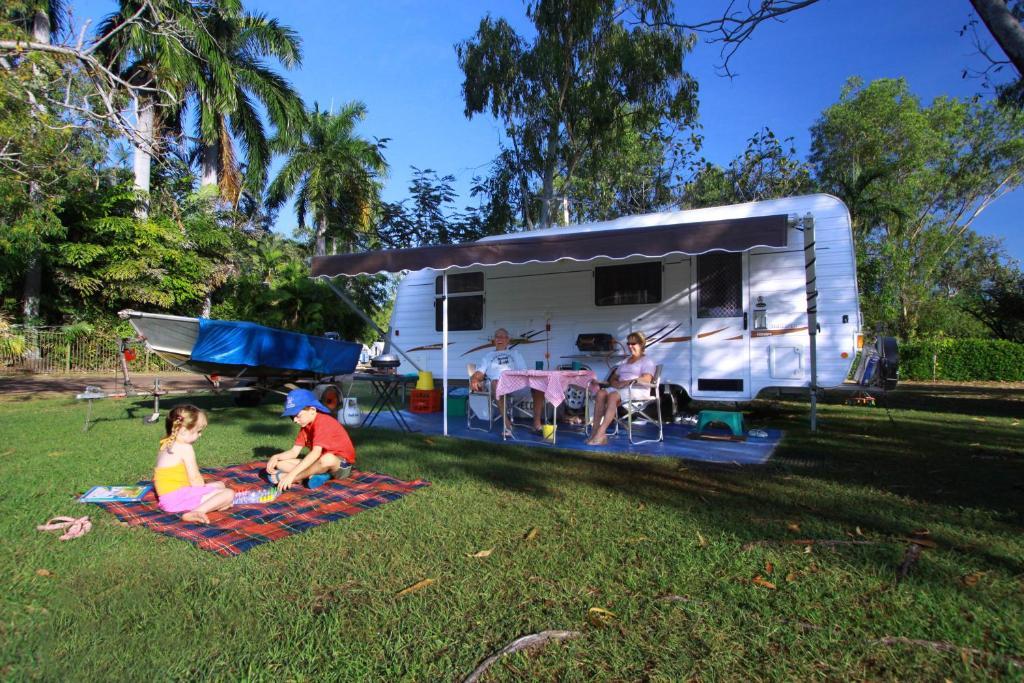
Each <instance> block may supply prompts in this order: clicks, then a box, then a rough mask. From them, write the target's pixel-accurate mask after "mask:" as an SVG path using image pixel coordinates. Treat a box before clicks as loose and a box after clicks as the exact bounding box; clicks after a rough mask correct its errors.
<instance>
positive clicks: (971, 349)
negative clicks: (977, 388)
mask: <svg viewBox="0 0 1024 683" xmlns="http://www.w3.org/2000/svg"><path fill="white" fill-rule="evenodd" d="M900 379H918V380H930V379H948V380H956V381H961V382H965V381H966V382H970V381H976V380H996V381H1003V382H1022V381H1024V344H1018V343H1015V342H1010V341H1004V340H1001V339H936V340H928V341H919V342H905V343H901V344H900Z"/></svg>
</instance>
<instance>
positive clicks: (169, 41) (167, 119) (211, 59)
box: [97, 0, 232, 218]
mask: <svg viewBox="0 0 1024 683" xmlns="http://www.w3.org/2000/svg"><path fill="white" fill-rule="evenodd" d="M119 5H120V7H119V9H118V11H117V12H114V13H113V14H110V15H109V16H107V17H106V18H105V19H104V20H103V22H102V23H101V24H100V26H99V27H98V29H97V31H98V33H99V34H100V35H102V36H104V38H103V42H102V43H100V44H98V46H97V47H98V53H99V54H100V55H101V56H102V58H103V60H104V61H105V63H106V64H107V65H108V67H109V68H110V69H112V70H114V71H116V73H117V74H118V78H119V79H120V80H121V82H123V83H125V84H127V85H128V86H129V87H130V88H131V90H130V94H131V96H132V104H133V107H134V111H135V135H134V136H133V139H132V145H133V147H134V159H133V167H134V174H135V188H136V190H137V191H138V192H139V194H140V199H141V201H140V206H139V209H138V215H139V216H140V217H143V218H144V217H145V216H146V215H148V213H149V208H148V202H149V190H150V176H151V165H152V160H153V155H154V153H156V152H157V150H158V149H159V141H160V137H161V132H162V131H164V130H166V129H168V128H173V127H174V118H175V112H177V111H179V110H180V103H181V102H182V101H183V99H184V97H185V93H186V92H187V91H188V89H189V88H190V87H195V84H197V83H200V82H202V80H203V72H204V69H205V70H206V71H208V72H210V73H213V74H215V75H216V76H217V77H218V78H220V79H221V82H220V88H219V90H220V91H221V92H225V91H228V90H229V89H230V88H231V85H232V84H231V83H230V81H229V80H228V78H229V77H230V72H228V71H227V70H226V69H224V68H223V64H224V60H223V59H222V57H221V51H220V48H219V46H218V45H217V44H216V42H215V41H214V39H213V38H212V37H211V36H210V35H209V34H208V33H207V31H206V28H205V21H204V16H203V13H202V10H203V8H202V7H200V6H197V5H194V4H193V3H192V2H191V1H190V0H120V2H119ZM139 17H141V18H142V19H143V21H137V20H136V19H137V18H139ZM154 26H158V27H165V29H164V30H158V31H154V30H153V27H154Z"/></svg>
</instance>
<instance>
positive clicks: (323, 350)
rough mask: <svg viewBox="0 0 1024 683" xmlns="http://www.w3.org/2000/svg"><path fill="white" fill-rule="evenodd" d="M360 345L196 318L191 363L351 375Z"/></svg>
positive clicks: (269, 328)
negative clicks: (197, 333)
mask: <svg viewBox="0 0 1024 683" xmlns="http://www.w3.org/2000/svg"><path fill="white" fill-rule="evenodd" d="M362 348H363V347H362V344H355V343H353V342H345V341H336V340H334V339H327V338H326V337H315V336H312V335H308V334H300V333H298V332H286V331H285V330H277V329H274V328H272V327H264V326H262V325H257V324H255V323H246V322H237V321H234V320H209V319H207V318H200V319H199V336H198V337H197V338H196V343H195V346H193V347H192V355H191V360H193V361H199V362H204V363H216V364H219V365H236V366H247V367H252V368H280V369H284V370H298V371H301V372H312V373H315V374H319V375H347V374H349V373H351V372H354V371H355V369H356V362H357V361H358V360H359V352H360V351H361V350H362Z"/></svg>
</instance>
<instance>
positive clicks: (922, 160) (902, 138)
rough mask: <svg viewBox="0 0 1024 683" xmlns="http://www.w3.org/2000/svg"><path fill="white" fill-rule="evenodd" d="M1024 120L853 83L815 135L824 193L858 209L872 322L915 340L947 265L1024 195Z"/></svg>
mask: <svg viewBox="0 0 1024 683" xmlns="http://www.w3.org/2000/svg"><path fill="white" fill-rule="evenodd" d="M1022 130H1024V112H1021V111H1020V110H1018V109H1015V108H1010V107H1003V106H999V105H997V104H994V103H991V102H979V101H977V100H957V99H951V98H946V97H940V98H936V99H935V100H934V101H933V102H932V103H931V105H929V106H922V104H921V102H920V101H919V100H918V99H917V97H915V96H914V95H913V93H911V92H910V89H909V87H908V86H907V83H906V82H905V81H903V80H902V79H900V80H893V79H881V80H877V81H874V82H872V83H870V84H868V85H864V84H863V83H862V82H861V81H859V80H858V79H851V80H850V82H848V83H847V85H846V87H845V88H844V89H843V92H842V94H841V96H840V98H839V101H838V102H837V103H836V104H834V105H832V106H831V107H829V108H828V109H826V110H825V111H824V112H823V113H822V115H821V118H819V119H818V121H817V122H816V123H815V124H814V126H813V127H812V129H811V154H810V159H809V161H810V164H811V167H812V168H813V170H814V175H815V178H816V181H817V183H818V185H819V187H820V188H821V189H822V190H823V191H825V192H830V193H832V194H835V195H836V196H838V197H839V198H840V199H842V200H843V201H844V202H845V203H846V205H847V206H848V207H849V208H850V214H851V217H852V219H853V230H854V238H855V240H856V246H857V250H858V253H857V262H858V277H859V281H860V285H861V290H862V292H863V294H864V296H863V302H864V308H865V313H866V316H867V318H868V320H869V321H872V320H873V321H889V322H891V324H892V325H893V327H894V328H895V329H894V331H895V332H897V333H899V334H900V335H901V336H903V337H904V338H913V337H915V336H916V335H917V333H918V329H919V324H918V320H919V316H920V315H921V311H922V310H923V309H922V303H923V302H924V301H926V300H927V299H929V298H931V297H932V296H934V294H935V288H936V285H937V283H938V278H939V274H940V273H941V271H942V268H943V266H944V263H946V261H947V260H948V259H949V258H950V257H951V256H953V255H955V254H957V253H958V251H959V250H960V248H961V246H962V245H963V244H964V240H965V239H967V238H968V236H969V235H970V230H971V226H972V225H973V223H974V221H975V220H976V219H977V218H978V216H980V215H981V214H982V213H983V212H984V211H985V210H986V209H987V208H988V207H989V206H991V205H992V203H993V202H995V201H997V200H998V199H999V198H1000V197H1002V196H1004V195H1006V194H1007V193H1009V192H1011V191H1013V190H1014V189H1016V188H1019V187H1021V186H1022V185H1024V136H1022V135H1021V131H1022Z"/></svg>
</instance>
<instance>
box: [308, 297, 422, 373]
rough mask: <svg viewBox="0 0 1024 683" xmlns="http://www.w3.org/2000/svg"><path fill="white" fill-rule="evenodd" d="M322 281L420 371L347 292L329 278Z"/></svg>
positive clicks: (414, 362)
mask: <svg viewBox="0 0 1024 683" xmlns="http://www.w3.org/2000/svg"><path fill="white" fill-rule="evenodd" d="M324 282H326V283H327V286H328V287H330V288H331V291H332V292H334V294H335V295H336V296H337V297H338V298H339V299H341V300H342V301H344V302H345V303H346V304H348V307H349V308H351V309H352V310H353V311H355V314H356V315H358V316H359V317H360V318H362V319H363V321H364V322H365V323H366V324H367V325H369V326H370V327H372V328H373V329H375V330H377V332H378V333H379V334H380V336H381V337H386V338H387V339H388V342H389V345H390V346H391V347H392V348H394V349H395V351H397V352H398V353H400V354H401V355H402V358H404V359H406V360H407V361H409V364H410V365H412V366H413V367H414V368H416V372H420V371H421V370H422V368H420V366H419V365H417V364H416V361H414V360H413V359H412V358H410V357H409V356H408V354H406V353H405V351H403V350H402V349H400V348H399V347H398V345H397V344H395V342H394V340H392V339H391V335H390V334H388V333H387V332H385V331H384V330H382V329H380V327H379V326H378V325H377V323H375V322H373V319H372V318H370V316H368V315H366V314H365V313H363V312H362V310H360V308H359V307H358V306H356V303H355V302H354V301H352V299H350V298H349V296H348V294H346V293H345V292H343V291H341V290H340V289H338V288H337V287H335V286H334V283H333V282H331V281H330V280H328V279H324Z"/></svg>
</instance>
